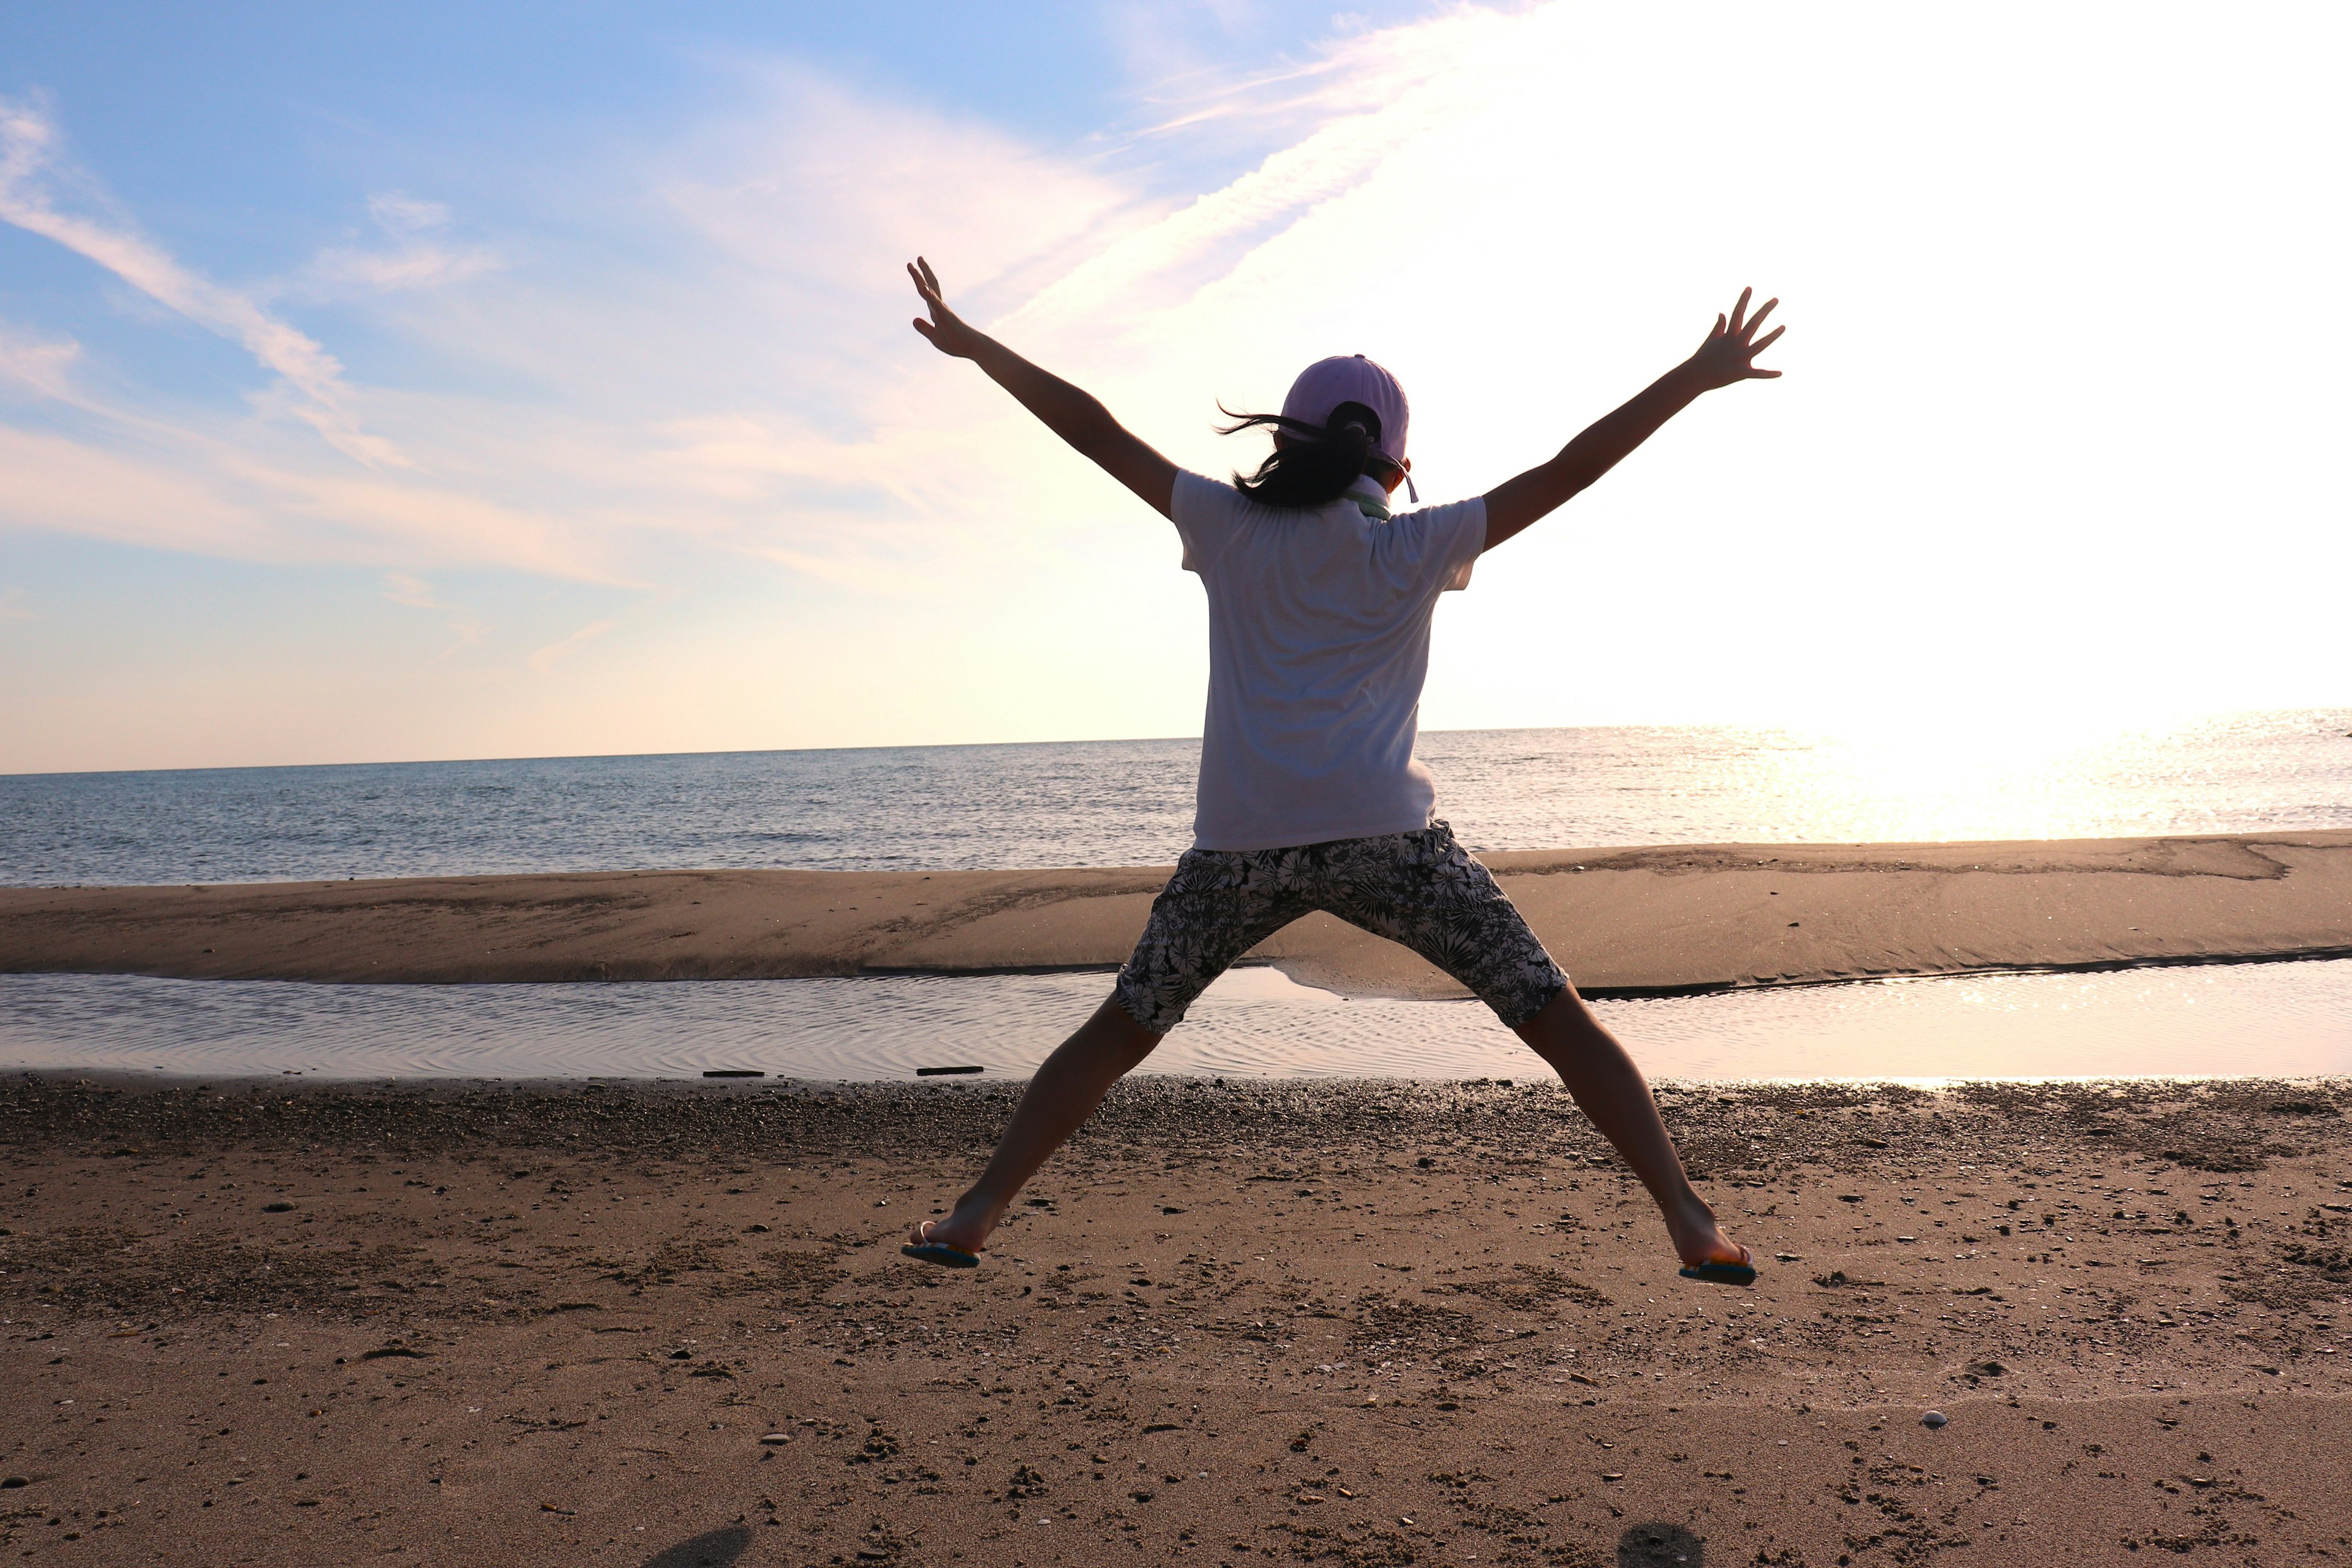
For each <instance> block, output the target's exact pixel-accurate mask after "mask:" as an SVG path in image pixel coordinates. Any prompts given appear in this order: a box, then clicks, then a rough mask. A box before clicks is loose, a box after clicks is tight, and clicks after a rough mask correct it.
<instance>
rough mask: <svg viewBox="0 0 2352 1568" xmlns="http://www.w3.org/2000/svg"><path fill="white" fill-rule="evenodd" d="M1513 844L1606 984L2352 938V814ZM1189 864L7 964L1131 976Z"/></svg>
mask: <svg viewBox="0 0 2352 1568" xmlns="http://www.w3.org/2000/svg"><path fill="white" fill-rule="evenodd" d="M1485 858H1486V860H1487V861H1488V863H1489V864H1490V865H1491V866H1492V867H1493V868H1494V869H1495V871H1496V876H1497V877H1498V878H1499V879H1500V880H1501V882H1502V884H1503V886H1504V888H1505V889H1507V891H1508V892H1509V893H1510V895H1511V898H1512V899H1513V900H1514V901H1515V902H1517V904H1518V905H1519V907H1520V908H1521V909H1522V910H1525V911H1526V913H1527V916H1528V920H1529V921H1530V923H1532V924H1533V925H1534V927H1535V929H1536V931H1537V933H1538V935H1540V936H1541V937H1542V938H1543V940H1544V942H1545V943H1546V944H1547V945H1548V946H1549V948H1550V949H1551V951H1552V952H1554V953H1555V954H1557V955H1558V956H1559V959H1560V961H1561V963H1563V964H1564V965H1565V966H1566V967H1567V968H1568V970H1569V971H1570V973H1571V974H1573V975H1574V976H1575V977H1576V980H1577V983H1578V985H1579V987H1580V989H1581V990H1583V991H1584V992H1585V993H1586V994H1588V995H1595V996H1608V995H1643V994H1663V993H1671V992H1675V991H1689V990H1705V989H1711V988H1716V987H1725V986H1741V985H1757V984H1802V983H1811V982H1822V981H1832V980H1851V979H1863V978H1872V977H1884V976H1888V975H1912V974H1948V973H1967V972H1969V971H1978V970H2000V969H2041V968H2055V969H2063V968H2099V967H2106V966H2116V965H2123V964H2130V963H2166V962H2181V961H2194V960H2221V959H2232V960H2249V959H2271V958H2289V957H2304V958H2315V957H2335V956H2342V955H2345V954H2347V953H2352V831H2343V830H2339V831H2333V832H2307V833H2275V834H2248V835H2237V836H2222V837H2194V838H2147V839H2082V840H2073V841H2051V842H2041V841H2033V842H2020V843H2004V844H1878V845H1851V846H1847V845H1785V844H1782V845H1700V846H1677V847H1662V848H1621V849H1586V850H1578V849H1567V850H1545V851H1526V852H1508V853H1498V854H1495V855H1491V856H1487V857H1485ZM1167 870H1168V868H1165V867H1138V868H1107V869H1091V870H1058V871H1056V870H1045V871H940V872H933V873H929V874H925V873H921V872H824V871H618V872H601V873H567V874H551V875H536V876H506V877H446V878H416V879H397V880H382V881H357V880H354V881H347V882H282V883H263V884H252V885H241V886H240V885H222V886H198V887H173V888H68V889H57V888H18V889H0V972H15V973H23V972H35V971H48V972H88V973H139V974H154V975H168V976H179V977H187V978H216V979H230V978H235V979H274V980H318V981H343V982H360V981H374V982H425V983H434V982H485V981H568V980H595V979H610V980H708V979H749V978H772V977H784V976H793V975H846V974H860V973H879V972H929V973H992V972H997V973H1001V972H1004V971H1013V970H1048V969H1086V968H1110V967H1116V966H1117V965H1118V963H1121V962H1122V961H1123V960H1125V958H1126V957H1127V954H1128V952H1129V948H1130V947H1131V946H1132V945H1133V943H1134V941H1135V937H1136V934H1137V932H1139V931H1140V930H1141V929H1142V926H1143V921H1144V917H1145V915H1146V914H1147V912H1148V911H1149V910H1150V903H1151V899H1152V896H1153V894H1155V893H1156V892H1157V891H1158V890H1159V889H1160V884H1161V882H1162V881H1163V880H1165V879H1166V877H1167ZM1252 958H1253V960H1254V961H1256V962H1264V963H1272V964H1275V965H1276V966H1278V967H1279V968H1281V969H1282V970H1284V971H1285V972H1286V973H1288V974H1289V975H1290V976H1291V977H1292V978H1293V979H1295V980H1297V981H1300V982H1301V983H1303V984H1310V985H1318V986H1322V987H1325V988H1327V989H1330V990H1334V991H1338V992H1340V993H1342V994H1349V995H1358V996H1375V995H1380V996H1405V997H1441V996H1457V995H1460V994H1462V993H1461V992H1460V991H1459V989H1458V988H1456V987H1455V986H1454V984H1453V983H1452V982H1451V981H1450V980H1448V979H1447V978H1446V977H1445V976H1444V975H1443V974H1440V973H1437V972H1436V971H1435V970H1433V969H1432V968H1431V967H1430V966H1429V965H1427V964H1425V963H1423V962H1422V961H1421V960H1419V959H1418V958H1415V957H1414V956H1413V955H1412V954H1411V953H1409V952H1405V951H1403V950H1402V949H1401V948H1398V947H1395V946H1393V945H1391V944H1390V943H1388V942H1382V941H1381V940H1380V939H1378V938H1375V937H1371V936H1368V935H1366V934H1364V933H1362V932H1360V931H1356V930H1354V929H1353V928H1351V927H1349V926H1347V925H1344V924H1342V923H1341V922H1340V921H1336V920H1334V919H1332V918H1330V917H1328V916H1325V915H1315V916H1310V917H1308V918H1307V919H1306V920H1303V921H1298V922H1297V923H1296V924H1294V925H1292V926H1291V927H1289V928H1288V929H1286V930H1285V931H1281V932H1279V933H1277V934H1276V936H1275V937H1273V938H1272V939H1271V940H1269V941H1268V942H1265V943H1263V944H1262V945H1260V946H1259V947H1258V948H1257V949H1256V950H1255V952H1254V953H1253V955H1252Z"/></svg>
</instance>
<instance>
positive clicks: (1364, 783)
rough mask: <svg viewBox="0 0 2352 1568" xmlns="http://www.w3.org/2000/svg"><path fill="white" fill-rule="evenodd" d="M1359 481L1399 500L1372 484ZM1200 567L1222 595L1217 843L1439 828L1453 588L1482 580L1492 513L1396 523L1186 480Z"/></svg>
mask: <svg viewBox="0 0 2352 1568" xmlns="http://www.w3.org/2000/svg"><path fill="white" fill-rule="evenodd" d="M1355 489H1358V490H1360V491H1361V492H1362V493H1363V494H1364V495H1366V496H1367V497H1368V498H1370V499H1371V500H1373V501H1375V502H1377V503H1380V504H1383V505H1384V504H1385V503H1386V500H1387V498H1386V496H1385V495H1384V494H1383V493H1382V492H1381V488H1380V487H1379V486H1378V485H1377V484H1375V483H1374V482H1373V481H1372V480H1370V479H1359V480H1357V481H1356V486H1355ZM1169 510H1171V512H1173V513H1174V515H1175V522H1176V531H1177V532H1178V533H1179V534H1180V535H1181V536H1182V538H1183V541H1184V569H1185V570H1186V571H1188V572H1197V573H1199V574H1200V575H1201V581H1202V584H1203V585H1204V586H1205V587H1206V588H1207V590H1208V594H1209V711H1208V717H1207V721H1206V722H1205V725H1204V728H1203V733H1202V742H1201V785H1200V795H1199V808H1198V810H1197V812H1196V813H1195V814H1194V816H1193V819H1192V842H1193V845H1194V847H1198V848H1202V849H1277V848H1284V847H1288V846H1291V845H1295V844H1321V843H1325V842H1327V841H1328V840H1330V839H1334V838H1365V837H1371V836H1373V835H1375V834H1384V833H1415V832H1419V831H1420V830H1421V829H1422V828H1424V827H1426V826H1429V823H1430V819H1431V813H1432V810H1433V807H1434V806H1435V805H1436V803H1437V781H1436V780H1434V779H1433V778H1432V777H1430V773H1429V770H1428V769H1427V768H1425V767H1423V766H1422V765H1421V763H1418V762H1416V761H1415V760H1414V759H1413V754H1412V745H1413V739H1414V736H1415V734H1416V733H1417V732H1418V730H1419V724H1420V714H1421V687H1422V681H1423V679H1424V678H1425V677H1426V676H1427V675H1428V673H1429V621H1430V616H1432V614H1433V613H1434V612H1435V610H1436V608H1437V595H1439V594H1441V593H1444V592H1445V591H1446V590H1448V589H1452V588H1465V587H1467V586H1469V584H1470V568H1471V565H1472V563H1475V561H1476V560H1477V558H1478V552H1479V551H1481V550H1482V549H1484V548H1485V547H1486V502H1485V501H1483V500H1465V501H1455V502H1454V503H1453V504H1452V505H1450V506H1433V507H1425V508H1423V509H1422V510H1418V511H1408V512H1402V513H1400V514H1399V515H1397V516H1395V517H1392V518H1390V519H1388V520H1387V521H1381V520H1380V519H1379V518H1376V517H1371V516H1368V515H1367V514H1366V513H1365V512H1364V511H1363V510H1360V508H1359V507H1358V506H1357V505H1356V502H1355V501H1354V500H1351V499H1349V497H1348V496H1342V497H1340V498H1339V500H1335V501H1332V502H1330V503H1328V505H1325V506H1321V507H1316V508H1313V509H1311V510H1310V509H1307V508H1296V507H1286V508H1277V507H1267V506H1260V505H1258V504H1257V503H1256V502H1255V501H1253V500H1250V499H1249V498H1248V497H1247V496H1245V495H1244V494H1242V492H1241V491H1239V490H1238V489H1234V487H1233V486H1231V485H1229V484H1223V483H1221V482H1219V481H1218V480H1215V479H1208V478H1206V477H1204V476H1202V475H1200V474H1192V473H1179V474H1178V475H1177V476H1176V491H1175V496H1174V500H1173V504H1172V505H1171V507H1170V509H1169Z"/></svg>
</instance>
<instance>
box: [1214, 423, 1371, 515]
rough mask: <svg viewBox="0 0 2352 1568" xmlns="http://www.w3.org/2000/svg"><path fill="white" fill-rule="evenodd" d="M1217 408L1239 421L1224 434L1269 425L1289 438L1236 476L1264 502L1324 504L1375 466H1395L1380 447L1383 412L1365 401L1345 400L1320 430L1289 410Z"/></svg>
mask: <svg viewBox="0 0 2352 1568" xmlns="http://www.w3.org/2000/svg"><path fill="white" fill-rule="evenodd" d="M1217 410H1218V412H1219V413H1221V414H1223V415H1224V416H1226V417H1227V418H1229V419H1231V420H1233V421H1234V423H1232V424H1231V425H1227V426H1221V427H1220V428H1219V429H1218V431H1217V434H1218V435H1220V436H1237V435H1239V434H1240V433H1241V432H1243V431H1244V430H1254V429H1261V428H1264V429H1271V430H1274V431H1276V432H1277V433H1278V434H1280V435H1281V436H1282V437H1284V442H1283V444H1282V445H1280V446H1277V447H1275V449H1274V450H1273V451H1271V452H1269V453H1267V454H1266V458H1265V461H1264V462H1263V463H1260V464H1259V465H1258V466H1257V471H1256V472H1255V473H1254V474H1251V475H1248V476H1247V477H1246V478H1244V476H1243V475H1241V474H1240V473H1238V472H1237V473H1235V474H1234V486H1235V487H1236V488H1237V489H1240V490H1241V492H1242V493H1243V494H1244V495H1245V496H1247V497H1249V498H1250V500H1254V501H1255V502H1257V503H1258V504H1259V505H1260V506H1274V507H1317V506H1322V505H1324V504H1325V503H1326V502H1328V501H1334V500H1339V497H1340V496H1341V495H1343V494H1345V493H1346V491H1347V489H1348V487H1349V485H1352V484H1354V483H1355V482H1356V481H1357V480H1358V479H1361V478H1362V477H1363V476H1364V475H1365V474H1366V473H1367V472H1369V471H1370V470H1371V469H1373V468H1381V469H1387V468H1393V467H1394V466H1395V465H1394V464H1393V463H1392V462H1391V459H1390V458H1389V456H1388V454H1386V453H1385V452H1382V451H1381V449H1380V439H1381V416H1379V415H1377V414H1375V413H1373V412H1372V411H1371V410H1370V408H1367V407H1366V406H1365V405H1362V404H1360V403H1342V404H1341V405H1339V406H1338V407H1337V408H1334V409H1333V410H1331V417H1330V419H1329V420H1328V422H1327V423H1326V424H1325V425H1324V426H1322V427H1321V428H1320V429H1318V428H1317V427H1316V426H1312V425H1309V424H1307V422H1306V421H1305V420H1302V419H1293V418H1290V417H1289V416H1286V415H1281V414H1235V413H1234V411H1233V410H1232V409H1230V408H1227V407H1225V405H1223V404H1219V405H1217Z"/></svg>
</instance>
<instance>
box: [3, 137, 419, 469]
mask: <svg viewBox="0 0 2352 1568" xmlns="http://www.w3.org/2000/svg"><path fill="white" fill-rule="evenodd" d="M60 141H61V139H60V137H59V136H58V130H57V126H56V123H55V122H54V121H52V120H51V119H50V118H49V116H48V115H47V112H46V110H44V108H43V107H42V106H41V105H40V104H39V103H37V102H36V101H29V100H9V99H0V219H5V221H7V222H9V223H13V224H15V225H16V226H17V227H19V228H22V229H25V230H26V231H27V232H29V233H33V234H37V235H39V236H41V237H43V238H46V239H50V240H54V241H55V242H57V243H58V244H59V245H61V246H64V247H66V248H67V249H68V250H72V251H76V252H79V254H80V255H82V256H84V257H87V258H89V259H90V260H91V261H93V262H96V263H97V264H98V265H99V266H100V267H103V268H106V269H107V270H108V271H110V272H112V273H113V274H114V275H115V276H116V277H118V278H120V279H122V280H123V281H124V282H126V283H128V284H130V285H131V287H132V288H134V289H139V290H140V291H141V292H142V293H144V294H146V295H147V296H148V297H149V298H151V299H152V300H155V301H157V302H158V303H159V304H163V305H165V306H168V307H170V308H171V309H172V310H176V311H178V312H179V313H180V314H181V315H183V316H185V317H186V318H187V319H188V320H190V321H194V322H196V323H197V324H198V325H200V326H203V327H205V328H207V329H209V330H211V331H215V332H218V333H220V334H222V335H223V336H225V337H229V338H233V339H235V340H236V342H240V343H242V344H243V345H244V346H245V348H246V350H247V352H248V353H251V354H252V355H253V357H254V358H255V359H256V360H257V361H258V362H259V363H261V365H262V366H263V368H265V369H267V370H268V371H270V372H271V373H272V374H276V375H278V376H279V377H281V378H283V380H284V381H285V382H286V383H287V384H289V385H290V386H292V387H293V388H295V389H296V390H297V391H299V393H300V395H301V396H300V399H299V401H298V402H296V403H295V404H294V405H292V407H291V412H292V413H293V414H294V415H295V416H297V417H298V418H299V419H301V420H302V421H303V422H304V423H305V424H308V425H310V426H311V427H312V428H313V429H315V430H317V431H318V433H319V434H320V436H321V437H323V438H325V440H326V441H327V442H328V443H329V444H330V445H331V446H332V447H335V449H336V450H338V451H340V452H342V453H344V454H345V455H347V456H349V457H352V458H358V459H360V460H361V461H362V462H364V463H368V464H371V465H375V466H383V467H404V466H406V464H407V459H406V458H404V457H403V456H402V455H401V453H400V450H399V449H398V448H397V447H394V446H393V445H392V444H391V443H390V442H388V441H386V440H384V439H383V437H378V436H372V435H369V434H368V433H367V432H365V431H364V430H362V429H361V428H360V426H359V423H358V421H357V420H356V419H355V418H354V417H353V416H352V414H351V412H350V411H349V408H348V404H349V403H350V401H351V399H350V392H349V389H348V388H347V387H346V386H345V385H344V384H343V376H342V366H341V365H340V364H338V363H336V361H335V358H334V356H333V355H332V354H330V353H327V351H326V350H325V349H323V348H321V347H320V345H319V344H318V343H317V342H314V341H313V340H312V339H310V337H308V336H306V335H305V334H303V333H302V332H300V331H297V330H296V329H295V328H294V327H292V326H290V325H289V324H288V323H286V322H285V321H279V320H278V318H276V317H275V316H272V315H271V314H270V313H269V312H268V311H267V310H263V309H262V308H261V307H260V306H259V305H258V304H257V303H256V302H255V301H254V300H252V299H251V298H250V297H249V296H247V295H245V294H242V293H239V292H238V291H237V290H236V289H229V288H226V287H223V286H222V285H220V284H217V283H215V282H213V281H212V280H211V279H206V278H204V277H201V276H199V275H198V274H196V273H195V272H194V271H192V270H190V269H189V268H184V267H182V266H181V265H180V264H179V263H178V262H176V261H174V260H173V258H171V256H170V255H169V254H168V253H167V252H165V251H164V250H163V248H162V247H159V246H157V245H155V244H154V243H153V242H152V241H150V240H148V239H147V238H145V237H143V236H142V235H140V234H138V233H136V232H135V231H134V230H132V229H131V228H130V227H128V226H123V225H121V224H116V223H110V222H107V221H106V220H104V219H101V218H97V217H92V216H87V215H83V214H76V213H69V212H64V211H60V210H59V209H58V205H57V197H58V184H61V183H63V184H82V185H87V184H90V182H89V180H88V179H87V177H86V176H81V175H80V174H79V171H73V170H69V169H65V168H63V167H62V166H61V165H62V160H61V159H60V156H59V146H60ZM60 176H62V179H61V178H60Z"/></svg>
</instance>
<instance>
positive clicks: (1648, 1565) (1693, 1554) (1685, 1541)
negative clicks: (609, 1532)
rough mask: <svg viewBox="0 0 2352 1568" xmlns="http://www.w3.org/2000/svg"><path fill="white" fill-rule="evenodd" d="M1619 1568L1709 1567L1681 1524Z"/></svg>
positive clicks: (1626, 1545) (1637, 1535)
mask: <svg viewBox="0 0 2352 1568" xmlns="http://www.w3.org/2000/svg"><path fill="white" fill-rule="evenodd" d="M663 1562H664V1568H667V1562H668V1560H667V1558H665V1559H664V1560H663ZM1617 1568H1706V1542H1704V1541H1701V1540H1700V1539H1699V1538H1698V1537H1697V1536H1696V1535H1693V1534H1692V1533H1691V1532H1690V1531H1687V1530H1685V1529H1684V1528H1683V1527H1682V1526H1681V1525H1679V1524H1664V1523H1651V1524H1636V1525H1633V1526H1632V1527H1630V1528H1629V1529H1627V1531H1625V1533H1624V1534H1622V1535H1621V1536H1619V1537H1618V1538H1617Z"/></svg>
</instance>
